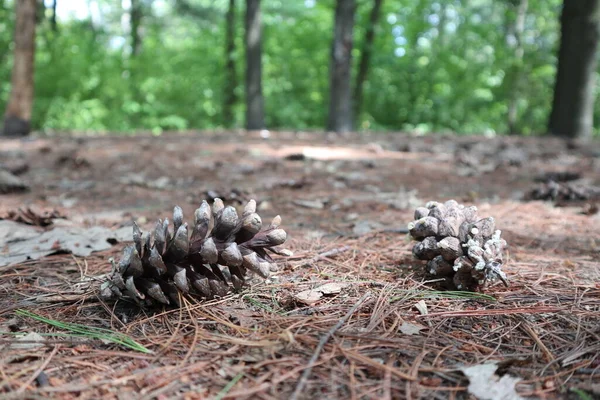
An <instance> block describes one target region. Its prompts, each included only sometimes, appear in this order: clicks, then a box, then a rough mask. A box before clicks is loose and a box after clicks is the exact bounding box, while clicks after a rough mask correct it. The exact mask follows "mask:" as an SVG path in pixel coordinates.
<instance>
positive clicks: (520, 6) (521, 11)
mask: <svg viewBox="0 0 600 400" xmlns="http://www.w3.org/2000/svg"><path fill="white" fill-rule="evenodd" d="M513 4H514V2H513ZM514 6H515V7H516V8H517V10H516V17H515V22H514V25H513V27H512V29H511V31H512V32H511V36H512V37H513V38H514V45H513V46H514V60H515V63H514V65H513V66H512V80H511V83H510V84H511V87H510V94H509V96H510V97H509V101H508V115H507V119H508V121H507V124H508V132H509V133H511V134H516V133H517V116H518V107H517V106H518V102H519V96H520V95H521V90H520V89H521V79H522V73H521V69H522V64H523V53H524V50H523V32H524V31H525V17H526V16H527V7H528V0H517V4H514Z"/></svg>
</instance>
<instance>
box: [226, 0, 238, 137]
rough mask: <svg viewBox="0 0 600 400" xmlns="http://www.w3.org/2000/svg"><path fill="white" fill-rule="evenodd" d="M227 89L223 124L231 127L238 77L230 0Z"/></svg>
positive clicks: (233, 2)
mask: <svg viewBox="0 0 600 400" xmlns="http://www.w3.org/2000/svg"><path fill="white" fill-rule="evenodd" d="M225 25H226V26H225V88H224V92H225V95H224V100H223V124H224V125H225V126H231V124H232V122H233V106H234V105H235V101H236V96H235V88H236V86H237V75H236V73H235V58H234V57H235V0H229V9H228V10H227V15H226V16H225Z"/></svg>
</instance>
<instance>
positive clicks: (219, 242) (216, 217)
mask: <svg viewBox="0 0 600 400" xmlns="http://www.w3.org/2000/svg"><path fill="white" fill-rule="evenodd" d="M194 216H195V225H194V228H193V229H192V233H191V235H189V234H188V225H187V223H183V212H182V210H181V208H180V207H179V206H176V207H175V209H174V211H173V225H174V226H173V232H174V234H173V236H171V234H170V232H169V220H168V219H165V220H164V221H162V220H158V222H157V224H156V228H155V229H154V232H153V233H152V234H151V235H150V234H148V235H146V237H145V240H142V232H141V230H140V228H139V227H138V226H137V225H136V224H135V223H134V225H133V242H134V245H133V246H129V247H127V248H125V251H124V255H123V258H122V259H121V261H120V262H119V263H118V265H115V264H114V262H113V271H112V273H111V274H110V275H109V277H108V281H107V282H105V283H104V284H103V285H102V287H101V296H102V297H103V298H105V299H112V298H114V297H129V298H132V299H134V300H136V301H138V302H140V303H142V304H147V305H150V304H153V303H154V304H156V303H157V302H158V303H162V304H175V305H178V306H179V305H180V304H179V293H181V294H190V295H193V296H196V297H202V298H212V297H214V296H224V295H225V294H227V293H228V292H229V290H230V285H229V283H231V284H232V285H233V287H234V288H235V289H236V290H237V289H240V288H241V287H242V286H243V285H244V284H245V278H246V271H247V270H250V271H252V272H256V273H257V274H259V275H260V276H262V277H264V278H266V277H268V276H269V272H270V270H271V268H272V267H273V268H274V267H275V265H274V264H273V259H272V258H271V257H270V255H269V254H268V253H267V251H270V252H272V253H275V254H280V255H289V252H287V251H286V250H279V249H276V248H275V246H278V245H281V244H283V243H284V242H285V240H286V238H287V234H286V232H285V231H284V230H283V229H280V228H279V225H280V224H281V218H280V217H279V216H276V217H275V218H273V221H272V222H271V225H270V226H269V227H268V228H267V229H265V230H263V231H261V230H260V229H261V227H262V221H261V218H260V216H259V215H258V214H257V213H256V202H255V201H254V200H250V201H249V202H248V203H247V204H246V206H245V208H244V213H243V214H242V217H241V218H240V217H238V214H237V211H236V210H235V208H233V207H231V206H228V207H225V206H224V204H223V201H221V200H220V199H215V200H214V203H213V207H212V216H213V220H212V222H213V226H212V229H210V230H209V228H210V225H211V208H210V206H209V204H208V203H207V202H206V201H204V202H202V205H201V206H200V208H198V209H197V210H196V212H195V213H194ZM207 234H208V235H207Z"/></svg>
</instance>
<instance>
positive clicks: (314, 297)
mask: <svg viewBox="0 0 600 400" xmlns="http://www.w3.org/2000/svg"><path fill="white" fill-rule="evenodd" d="M346 286H348V284H347V283H338V282H331V283H326V284H324V285H321V286H319V287H316V288H314V289H309V290H304V291H302V292H300V293H296V294H295V295H294V298H295V299H296V300H298V301H300V302H302V303H304V304H307V305H309V306H310V305H313V304H315V303H316V302H317V301H319V300H321V298H322V297H323V296H326V295H332V294H338V293H340V292H341V291H342V289H343V288H345V287H346Z"/></svg>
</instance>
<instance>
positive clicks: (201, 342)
mask: <svg viewBox="0 0 600 400" xmlns="http://www.w3.org/2000/svg"><path fill="white" fill-rule="evenodd" d="M0 155H1V156H2V159H1V160H0V162H1V163H2V164H4V166H5V168H7V169H11V170H13V172H15V173H17V174H19V177H20V179H22V180H23V181H25V182H27V183H28V184H29V186H30V188H31V189H30V190H29V191H27V192H23V193H15V194H4V195H0V216H2V217H3V218H5V219H16V220H21V221H26V222H28V223H30V224H34V225H43V222H51V221H47V220H49V219H51V217H64V218H62V219H54V220H53V222H54V224H53V225H50V226H47V227H45V228H36V229H46V230H48V229H52V227H53V226H63V227H88V228H89V227H92V226H97V225H100V226H104V227H107V228H110V229H113V230H117V229H119V228H123V227H130V226H131V224H132V221H133V220H136V221H137V222H138V223H139V225H140V226H141V227H142V229H144V230H146V231H147V230H149V229H151V227H152V226H153V224H154V221H155V220H157V219H158V218H164V217H170V215H171V212H172V209H173V206H174V205H180V206H181V207H182V208H183V210H184V216H185V217H186V219H187V220H189V219H191V216H192V215H193V210H194V209H195V208H196V207H197V206H198V205H199V204H200V203H201V201H202V200H205V199H212V198H214V197H221V198H222V199H223V200H224V201H225V203H226V204H233V205H236V206H237V205H239V204H242V203H244V202H245V201H247V200H248V199H250V198H254V199H256V200H257V203H258V210H259V213H260V214H261V216H262V217H263V220H265V221H268V220H270V218H272V217H273V216H275V215H276V214H280V215H281V216H282V218H283V225H282V227H283V228H285V229H286V231H287V232H288V237H289V241H288V243H286V248H289V249H290V250H292V251H293V252H294V255H293V256H292V257H290V258H288V259H285V258H278V259H277V261H278V263H279V265H280V267H281V268H280V270H279V271H278V272H276V273H275V274H274V276H273V277H272V278H271V279H269V280H267V281H264V280H254V281H253V283H252V285H250V286H249V287H248V288H246V289H244V290H243V291H242V292H240V293H235V294H231V295H229V296H226V297H224V298H219V299H215V300H210V301H204V302H202V301H195V300H193V299H189V302H187V303H186V304H185V307H183V308H181V309H161V310H154V311H152V310H140V309H138V307H136V306H135V305H134V304H130V303H127V302H123V301H120V302H118V303H117V305H116V306H115V305H114V304H110V303H105V302H103V301H101V300H100V298H99V297H98V289H99V285H100V282H101V281H102V279H103V277H104V276H105V274H107V273H108V272H110V268H111V266H110V264H109V262H108V259H109V257H115V258H117V259H118V258H119V255H120V253H121V252H122V250H123V248H124V246H125V245H126V244H125V243H121V242H118V243H115V242H114V241H112V243H113V244H114V245H113V246H112V247H110V248H109V249H107V250H103V251H100V252H94V253H92V254H90V255H89V256H87V257H79V256H74V255H72V254H64V253H63V254H56V255H50V256H47V257H43V258H41V259H37V260H29V261H24V262H21V263H18V264H14V265H7V266H0V397H1V398H49V397H51V398H65V399H68V398H81V399H99V398H119V399H130V398H136V399H138V398H139V399H142V398H143V399H173V398H186V399H204V398H215V399H245V398H257V399H287V398H302V399H314V398H323V399H371V398H372V399H392V398H393V399H405V398H406V399H418V398H426V399H434V398H440V399H446V398H458V399H461V398H474V397H473V396H474V395H475V394H476V393H477V388H476V387H475V386H477V384H478V382H479V384H483V385H484V387H485V390H486V391H487V393H488V394H489V395H490V396H491V397H489V398H498V397H494V396H495V395H494V394H493V393H494V391H495V390H497V391H498V393H505V394H507V395H508V396H512V397H507V398H511V399H514V398H518V396H517V395H516V394H515V393H513V394H512V395H511V392H512V391H513V389H514V388H515V381H517V383H516V392H518V394H519V396H523V397H533V398H545V399H553V398H572V399H582V400H583V399H590V398H598V397H597V396H600V384H599V382H600V263H599V261H598V260H599V258H600V222H599V221H600V216H599V214H598V213H597V210H598V208H597V205H596V202H597V200H598V196H597V195H598V193H597V191H595V188H597V186H598V185H600V143H593V145H586V146H577V145H575V144H568V143H565V142H562V141H559V140H555V139H547V138H513V137H503V138H484V137H466V136H443V135H439V136H422V137H413V136H409V135H403V134H395V135H376V134H372V135H346V136H343V137H340V136H330V135H324V134H319V133H293V132H271V133H270V137H269V138H263V137H261V135H260V134H259V133H243V132H237V133H228V134H223V133H202V134H198V133H193V134H186V135H180V134H178V135H171V134H164V135H162V136H160V137H152V136H138V137H89V138H87V137H85V138H84V137H81V138H37V139H29V140H23V141H21V140H3V141H0ZM572 178H576V180H573V181H570V182H562V181H565V180H567V179H572ZM549 179H553V180H554V181H556V183H551V184H550V187H549V186H548V184H544V181H548V180H549ZM540 182H541V183H540ZM540 185H541V186H540ZM552 185H554V186H552ZM558 185H562V186H560V187H559V186H558ZM569 185H578V186H577V187H575V186H569ZM594 185H595V187H594ZM535 188H538V189H537V190H538V195H542V196H546V197H547V198H549V199H550V200H546V201H538V200H524V198H526V197H527V195H528V194H530V193H531V191H532V190H534V189H535ZM573 198H575V200H577V201H571V200H573ZM448 199H456V200H457V201H459V202H463V203H466V204H473V205H476V206H477V207H478V209H479V214H480V215H482V216H493V217H494V218H495V219H496V224H497V227H498V228H499V229H501V230H502V235H503V237H504V238H505V239H506V241H507V242H508V244H509V255H508V257H507V258H508V261H507V263H506V264H505V265H504V266H503V270H504V271H505V272H506V274H507V275H508V278H509V281H510V286H509V287H504V286H503V285H501V284H498V283H496V284H493V285H490V286H488V287H487V288H485V290H484V292H483V293H474V294H471V295H469V294H465V293H461V292H444V291H440V290H437V288H436V287H435V282H431V277H427V276H424V274H423V272H422V271H423V266H422V265H421V262H419V261H416V260H414V259H413V257H412V253H411V248H412V245H413V244H414V243H411V242H410V240H409V239H408V238H407V235H406V232H405V229H404V228H405V227H406V226H407V224H408V223H409V222H410V221H411V220H412V219H413V211H414V209H415V208H416V207H417V206H420V205H424V204H425V203H426V202H428V201H430V200H438V201H445V200H448ZM552 199H553V200H552ZM28 206H29V207H31V210H30V211H27V210H26V209H25V207H28ZM19 208H20V209H21V211H17V210H18V209H19ZM44 213H46V214H47V215H44ZM19 215H20V216H21V217H19ZM46 217H47V218H46ZM0 222H2V221H0ZM126 229H129V228H126ZM1 240H2V239H0V241H1ZM0 256H10V254H8V255H7V254H2V253H0ZM1 259H2V258H1V257H0V260H1ZM326 283H333V284H334V285H330V288H331V287H333V290H332V292H333V293H329V294H324V295H322V296H321V297H320V298H319V299H317V300H315V301H314V302H309V303H310V304H307V302H303V301H302V300H301V299H299V297H298V294H299V293H301V292H302V291H305V290H308V289H313V288H317V287H319V286H321V285H323V284H326ZM19 310H25V311H26V312H33V313H36V314H37V315H40V316H43V317H44V318H47V319H52V320H54V321H60V322H62V323H77V324H81V325H85V326H87V327H98V328H107V329H112V330H114V331H118V332H121V333H124V334H126V335H128V336H129V337H130V338H132V339H133V340H135V341H136V342H138V343H139V344H141V345H142V346H145V348H146V349H149V350H150V351H151V353H144V352H142V351H135V350H133V349H131V348H128V347H126V346H123V345H119V344H115V343H112V342H111V341H109V340H98V339H93V338H89V337H82V336H81V335H75V334H72V332H71V334H70V333H69V331H68V330H65V329H64V327H63V329H61V328H60V327H53V326H51V325H49V324H48V323H45V322H41V321H38V320H35V319H33V318H31V317H28V316H25V315H24V314H23V311H19ZM18 333H23V334H27V335H26V336H24V335H21V336H19V334H18ZM320 341H322V342H324V346H323V345H319V342H320ZM321 347H322V348H321ZM311 358H314V360H313V361H311ZM492 362H496V363H497V367H498V371H497V374H498V375H502V379H499V380H498V381H497V382H495V381H493V380H490V377H489V376H486V375H485V373H486V371H487V369H486V368H487V367H483V366H482V365H484V364H490V363H492ZM468 366H473V367H474V369H472V370H469V371H470V372H465V373H463V372H462V368H464V367H468ZM494 369H495V367H494V368H493V369H492V372H493V370H494ZM466 373H470V374H471V375H472V376H471V377H470V379H467V377H466ZM303 374H305V375H306V377H305V378H306V379H307V380H303V379H301V377H302V376H303ZM494 377H496V378H498V377H497V376H496V375H494ZM511 377H512V378H515V380H512V379H511ZM482 382H483V383H482ZM470 384H471V386H469V385H470Z"/></svg>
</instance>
